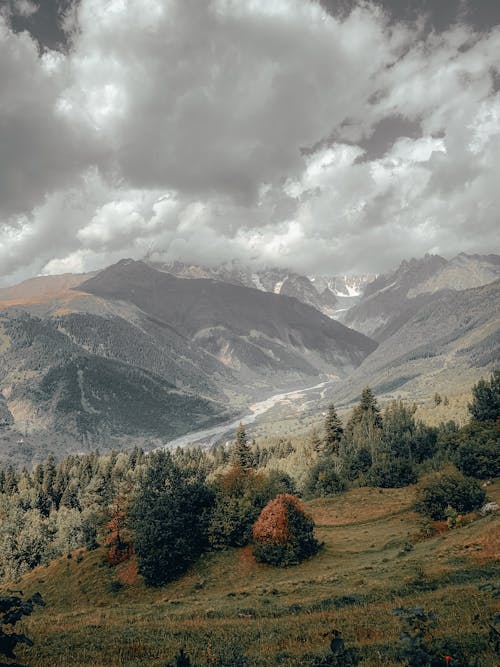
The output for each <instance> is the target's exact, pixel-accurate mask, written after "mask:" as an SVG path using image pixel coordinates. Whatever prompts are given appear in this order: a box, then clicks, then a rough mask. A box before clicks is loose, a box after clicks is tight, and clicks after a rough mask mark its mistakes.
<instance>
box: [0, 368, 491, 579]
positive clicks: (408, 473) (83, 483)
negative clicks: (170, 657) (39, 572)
mask: <svg viewBox="0 0 500 667" xmlns="http://www.w3.org/2000/svg"><path fill="white" fill-rule="evenodd" d="M469 411H470V415H471V417H470V421H469V423H467V424H466V425H465V426H463V427H461V428H459V427H458V425H457V424H456V423H455V422H453V421H449V422H447V423H442V424H440V425H439V426H437V427H430V426H427V425H426V424H424V423H423V422H421V421H416V420H415V407H414V406H411V405H408V404H406V403H404V402H402V401H394V402H392V403H390V404H389V405H387V406H386V407H385V409H384V410H383V411H382V410H381V409H380V407H379V405H378V403H377V400H376V397H375V396H374V394H373V392H372V391H371V390H370V389H369V388H366V389H365V390H364V391H363V393H362V396H361V400H360V402H359V403H358V404H357V405H356V406H355V407H354V409H353V410H352V412H351V414H350V415H349V416H348V418H347V419H346V420H345V422H342V420H341V419H340V418H339V417H338V415H337V411H336V409H335V406H334V405H330V406H329V408H328V412H327V415H326V418H325V421H324V426H323V430H322V432H320V431H318V430H315V431H313V432H311V433H310V434H309V436H308V437H307V438H301V439H298V438H297V439H296V440H292V439H290V440H284V439H279V440H276V442H274V443H271V444H269V443H268V446H267V447H263V446H262V445H261V444H258V443H255V442H249V440H248V438H247V435H246V432H245V429H244V427H243V426H240V428H239V429H238V432H237V434H236V438H235V440H234V442H233V443H232V444H231V446H218V447H215V448H214V449H212V450H202V449H197V448H191V449H189V448H186V449H178V450H176V451H174V452H164V451H156V452H152V453H149V454H146V453H144V452H143V451H141V450H139V449H134V450H132V451H130V452H111V453H109V454H106V455H99V453H98V452H94V453H92V454H87V455H81V456H70V457H68V458H66V459H64V460H62V461H59V462H57V461H56V460H55V459H54V458H53V457H49V458H48V459H47V460H46V461H45V462H44V463H43V464H41V465H37V466H36V467H35V468H34V469H33V470H30V471H29V470H26V469H23V470H15V469H14V468H13V467H6V468H2V469H0V577H1V579H2V580H3V581H15V580H16V579H18V578H19V577H20V576H21V575H22V574H23V573H25V572H27V571H28V570H30V569H32V568H34V567H36V566H37V565H39V564H45V563H47V562H49V561H50V560H51V559H53V558H56V557H58V556H61V555H64V554H72V552H74V551H75V550H76V549H79V548H81V547H85V548H87V549H88V550H92V549H95V548H96V547H97V546H98V545H99V544H104V545H107V552H106V553H107V556H106V558H107V560H108V563H109V565H110V566H113V565H115V564H117V563H119V562H121V561H122V560H124V559H126V558H128V557H130V555H131V554H132V553H133V552H135V553H136V555H137V559H138V565H139V572H140V574H142V575H143V576H144V579H145V581H146V583H147V584H150V585H153V586H157V585H162V584H164V583H166V582H168V581H171V580H173V579H175V578H176V577H178V576H180V575H181V574H182V573H183V572H184V571H185V569H186V568H187V567H189V565H190V564H191V563H192V562H194V561H195V560H196V559H197V558H198V556H199V555H200V554H201V553H203V552H204V551H206V550H209V549H211V550H220V549H225V548H227V547H238V546H243V545H246V544H248V543H250V542H252V540H253V543H254V544H255V548H254V554H255V556H256V557H257V558H258V559H261V560H263V561H265V562H269V563H272V564H274V565H292V564H294V563H295V562H299V561H300V560H301V559H303V558H307V557H310V556H311V555H313V554H314V553H315V552H316V551H317V549H318V548H320V545H318V544H317V543H316V541H315V538H314V535H313V526H312V525H311V522H310V519H309V518H308V515H307V514H306V513H305V512H304V511H303V509H302V507H301V505H300V501H299V500H298V497H299V498H300V497H302V498H304V499H310V498H317V497H325V496H332V495H336V494H341V493H343V492H344V491H345V490H346V489H348V488H350V487H352V486H372V487H379V488H395V487H403V486H407V485H410V484H414V483H416V482H418V481H419V479H421V478H423V479H421V481H420V484H419V488H418V491H417V503H416V509H417V510H418V511H419V512H421V513H422V514H423V515H424V516H427V517H428V518H429V519H434V520H436V519H442V520H447V521H449V522H456V521H460V516H461V514H462V513H464V512H467V511H469V510H471V509H475V508H478V507H481V506H482V505H483V504H484V503H485V501H486V494H485V491H484V489H483V488H482V486H481V484H480V483H479V481H478V480H485V479H487V478H492V477H495V476H498V475H500V469H499V466H500V462H499V459H498V442H499V439H500V438H499V436H500V421H499V417H500V372H499V371H495V372H494V373H493V375H492V376H491V377H490V378H489V379H488V380H481V381H480V382H479V383H478V384H477V385H475V386H474V388H473V400H472V402H471V404H470V405H469ZM273 503H274V504H273ZM266 517H267V518H266ZM276 525H281V526H282V527H283V530H277V529H276ZM273 526H274V528H273ZM285 528H286V530H285ZM271 547H272V548H271Z"/></svg>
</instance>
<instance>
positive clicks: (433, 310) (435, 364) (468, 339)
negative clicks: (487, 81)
mask: <svg viewBox="0 0 500 667" xmlns="http://www.w3.org/2000/svg"><path fill="white" fill-rule="evenodd" d="M413 304H414V309H413V310H410V309H407V311H406V312H405V317H404V318H400V320H399V321H397V320H394V327H393V330H392V331H391V330H390V329H386V334H387V337H386V338H385V340H384V341H383V342H381V343H380V345H379V347H378V348H377V349H376V350H375V351H374V352H373V353H372V354H371V355H370V356H369V357H368V358H367V359H366V360H365V361H364V362H363V363H362V364H361V365H360V366H359V367H358V368H357V369H356V370H355V371H354V373H353V374H352V375H351V376H350V377H349V378H348V379H347V380H346V382H345V383H343V385H342V392H337V399H338V401H342V402H349V401H350V400H354V399H355V398H356V397H357V396H359V394H360V393H361V390H362V388H363V387H364V386H366V385H370V386H371V387H372V388H373V389H374V391H375V392H376V393H377V394H385V395H386V396H391V395H392V396H393V397H395V396H398V395H402V396H406V397H408V398H410V399H414V398H417V397H428V396H429V394H430V392H435V391H444V392H450V393H455V392H456V391H457V390H459V389H461V388H462V387H465V386H467V387H469V386H471V385H472V384H473V383H474V382H476V381H477V379H478V378H479V377H481V376H483V377H486V376H487V375H488V374H489V372H490V371H491V370H493V368H495V367H498V360H499V359H500V280H497V281H495V282H494V283H490V284H488V285H484V286H482V287H475V288H472V289H468V290H462V291H455V290H447V291H439V292H436V293H435V294H434V295H431V296H430V300H429V301H427V302H425V301H424V302H421V303H419V301H418V298H415V299H413Z"/></svg>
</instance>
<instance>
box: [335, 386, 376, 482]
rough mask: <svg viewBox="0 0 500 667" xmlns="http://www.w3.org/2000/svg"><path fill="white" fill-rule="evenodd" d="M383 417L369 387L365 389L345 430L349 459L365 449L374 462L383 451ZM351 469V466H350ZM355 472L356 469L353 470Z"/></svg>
mask: <svg viewBox="0 0 500 667" xmlns="http://www.w3.org/2000/svg"><path fill="white" fill-rule="evenodd" d="M381 438H382V416H381V414H380V408H379V406H378V403H377V400H376V398H375V396H374V394H373V392H372V390H371V389H370V388H369V387H366V388H365V389H363V392H362V394H361V401H360V402H359V404H358V405H357V406H356V407H355V408H354V410H353V411H352V413H351V416H350V417H349V420H348V421H347V424H346V428H345V440H346V443H345V447H344V450H345V451H347V452H348V457H349V459H351V458H356V454H355V453H356V452H359V451H360V450H362V449H364V450H366V451H367V452H368V453H369V456H370V459H371V461H372V462H374V461H376V459H377V456H378V454H379V453H380V451H381ZM349 467H351V466H349ZM353 470H354V468H353Z"/></svg>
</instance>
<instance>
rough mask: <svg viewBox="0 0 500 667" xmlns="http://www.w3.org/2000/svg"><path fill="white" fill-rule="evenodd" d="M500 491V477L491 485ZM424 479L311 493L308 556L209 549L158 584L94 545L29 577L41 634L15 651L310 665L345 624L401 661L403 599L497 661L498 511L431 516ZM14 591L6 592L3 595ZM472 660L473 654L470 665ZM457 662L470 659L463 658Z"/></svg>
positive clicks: (353, 638)
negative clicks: (420, 498)
mask: <svg viewBox="0 0 500 667" xmlns="http://www.w3.org/2000/svg"><path fill="white" fill-rule="evenodd" d="M487 491H488V495H489V497H490V499H492V500H496V501H497V502H498V501H499V500H500V480H497V481H496V483H494V484H492V485H490V486H489V487H488V489H487ZM414 495H415V487H406V488H402V489H384V490H381V489H373V488H357V489H351V490H349V491H348V492H346V493H344V494H343V495H341V496H337V497H332V498H326V499H317V500H313V501H310V502H307V503H305V506H306V508H307V510H308V511H309V512H310V513H311V514H312V515H313V517H314V520H315V523H316V535H317V537H318V539H319V540H320V541H322V542H323V543H324V545H323V548H322V549H321V551H320V553H319V554H318V555H317V556H316V557H314V558H312V559H310V560H308V561H306V562H304V563H302V564H301V565H299V566H296V567H292V568H287V569H280V568H273V567H271V566H267V565H263V564H258V563H256V562H255V560H254V558H253V556H252V552H251V547H245V548H242V549H231V550H228V551H224V552H215V553H208V554H205V555H204V556H202V558H201V559H200V560H199V561H198V562H197V563H196V564H195V565H194V566H193V567H192V568H191V569H190V570H189V571H188V572H187V574H186V575H185V576H183V577H182V578H181V579H179V580H178V581H176V582H173V583H172V584H169V585H167V586H164V587H162V588H158V589H154V588H147V587H145V586H144V584H143V582H142V581H141V578H140V577H138V576H137V572H136V564H135V561H134V558H132V559H131V560H129V561H127V562H124V563H122V564H120V565H118V566H117V567H115V568H112V567H110V566H109V565H108V564H107V563H106V562H105V561H104V557H103V556H104V551H103V550H102V548H99V549H97V550H95V551H91V552H87V551H85V550H79V551H77V552H74V553H72V554H71V557H64V558H61V559H58V560H56V561H53V562H52V563H50V564H49V565H48V566H43V567H38V568H36V569H35V570H33V571H32V572H30V573H29V574H28V575H26V576H25V577H24V578H23V580H22V581H21V582H20V583H17V584H11V585H10V586H8V587H7V588H16V589H18V588H21V589H22V591H23V593H24V594H25V595H30V594H32V593H34V592H35V591H39V592H40V593H41V594H42V596H43V598H44V599H45V601H46V603H47V606H46V607H45V608H43V609H37V610H36V611H35V612H34V614H33V615H32V616H31V617H30V618H28V619H26V620H25V621H24V622H23V628H22V629H23V630H24V631H25V632H26V633H27V634H28V635H29V636H30V637H32V639H33V640H34V646H33V647H32V648H25V647H23V648H21V649H19V650H18V659H19V660H20V661H21V662H25V663H26V664H29V665H30V666H31V667H47V665H51V666H52V667H66V666H68V667H70V666H71V667H83V666H84V665H93V666H95V667H118V666H120V667H125V666H126V667H138V666H144V667H145V666H146V665H147V666H148V667H160V666H162V667H164V666H165V665H167V664H168V663H169V662H171V661H172V660H173V658H174V656H175V655H176V654H177V653H178V651H179V649H180V648H181V647H184V648H185V651H186V653H187V654H188V655H189V657H190V658H191V660H192V661H193V662H194V663H195V664H197V665H220V666H222V665H235V666H237V665H242V666H243V665H263V666H266V665H269V666H270V665H285V666H290V667H291V666H299V665H310V664H311V661H312V660H313V657H314V656H318V655H322V654H325V655H326V654H327V652H328V647H329V632H330V631H331V630H333V629H336V630H338V631H340V633H341V634H342V637H343V638H344V639H345V641H346V645H348V646H353V647H355V648H356V649H357V650H358V651H359V654H360V656H361V663H360V664H361V665H363V666H364V667H376V666H381V665H386V666H387V667H389V666H390V667H392V666H394V667H395V666H396V665H401V664H403V663H402V662H401V658H400V656H399V654H398V638H399V635H400V633H401V625H400V622H399V620H398V618H397V617H395V616H394V615H393V614H392V609H394V608H395V607H414V606H422V607H424V608H425V610H426V611H433V612H435V613H436V614H437V615H438V624H437V627H436V628H435V629H434V630H433V631H432V632H433V635H434V638H435V639H439V640H441V643H442V645H443V665H444V664H445V659H444V655H445V651H446V654H448V655H451V656H452V658H453V657H454V656H459V655H464V654H465V655H466V656H470V658H469V660H470V662H469V663H466V664H470V665H477V666H478V667H498V664H499V659H498V656H496V655H495V653H494V651H493V648H492V646H491V644H490V643H488V634H489V631H490V627H489V623H490V622H491V618H492V616H493V614H494V613H495V611H496V612H498V611H499V605H498V598H495V591H496V592H497V594H498V587H497V588H496V589H495V587H494V586H493V585H492V584H495V583H496V584H498V582H499V581H500V570H499V568H498V556H499V551H500V549H499V541H500V538H499V533H500V531H499V530H498V528H499V525H498V523H499V522H498V518H497V517H496V516H494V515H493V514H490V515H487V516H484V517H482V516H480V515H479V514H474V515H470V516H469V517H467V518H466V521H465V522H464V524H463V525H461V526H460V527H457V528H454V529H451V530H448V528H447V526H446V524H444V523H438V524H435V525H434V526H433V530H434V531H435V534H434V535H433V536H430V537H429V536H428V534H429V532H430V531H429V525H428V524H427V525H424V523H423V521H422V518H421V517H420V516H419V515H417V514H416V513H415V512H414V511H413V510H412V504H413V501H414ZM5 588H6V587H3V590H4V592H5ZM472 659H474V660H475V662H472ZM452 664H463V662H462V663H459V662H458V661H455V663H453V662H452Z"/></svg>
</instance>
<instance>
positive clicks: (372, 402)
mask: <svg viewBox="0 0 500 667" xmlns="http://www.w3.org/2000/svg"><path fill="white" fill-rule="evenodd" d="M358 407H359V410H360V412H361V413H362V414H363V413H364V414H368V415H370V416H371V418H372V420H373V424H374V426H376V427H377V428H382V416H381V414H380V408H379V406H378V403H377V399H376V398H375V394H374V393H373V391H372V390H371V389H370V387H365V388H364V389H363V391H362V392H361V401H360V403H359V406H358Z"/></svg>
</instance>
